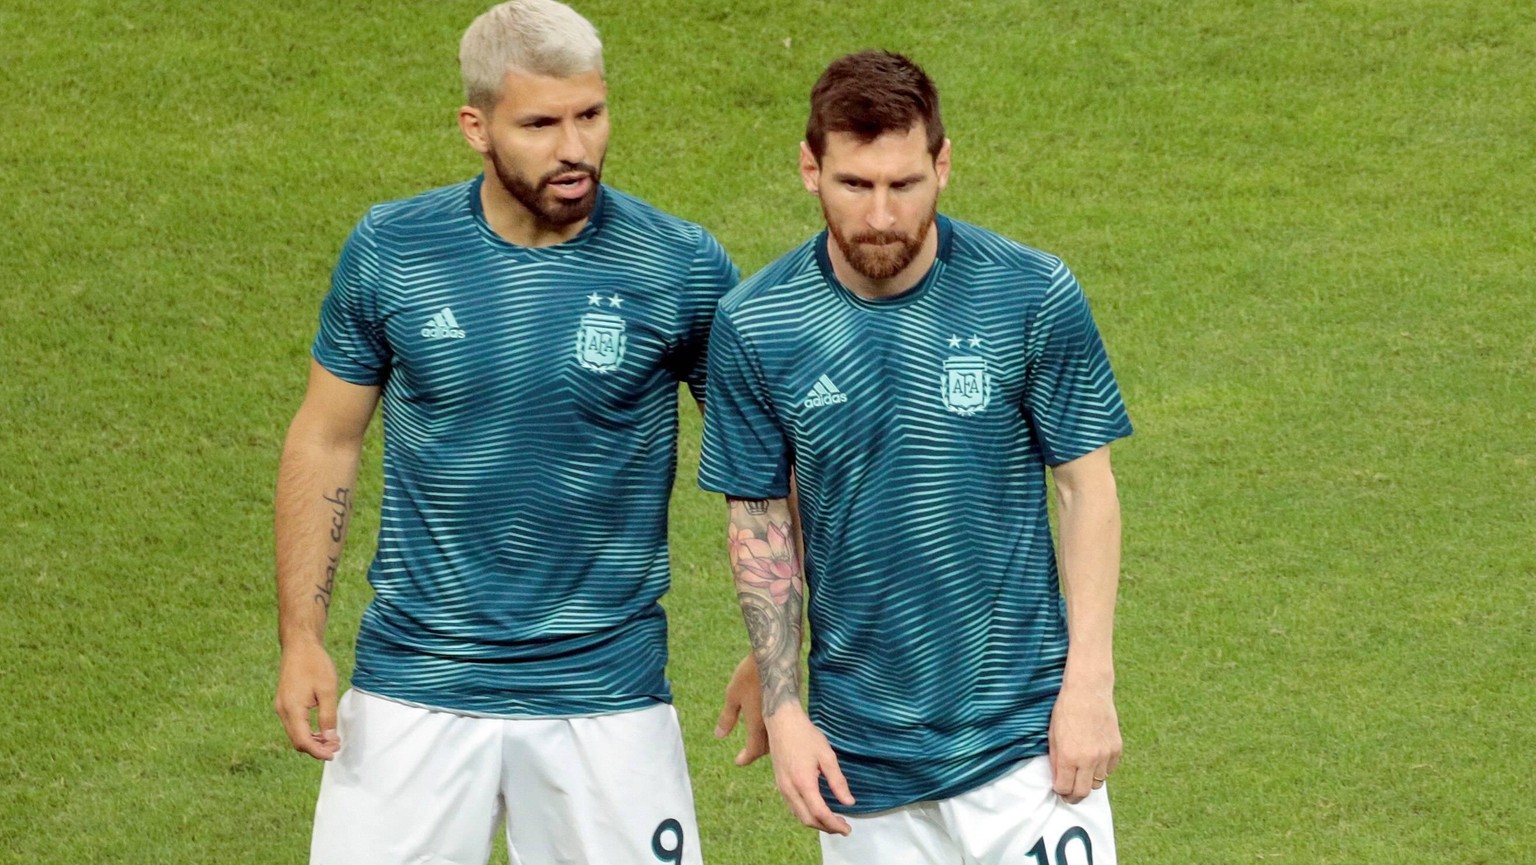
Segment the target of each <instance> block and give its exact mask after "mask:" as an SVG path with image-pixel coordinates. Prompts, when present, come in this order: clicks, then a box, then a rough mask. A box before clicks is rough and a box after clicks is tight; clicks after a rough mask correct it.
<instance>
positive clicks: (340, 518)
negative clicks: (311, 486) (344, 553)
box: [315, 487, 352, 610]
mask: <svg viewBox="0 0 1536 865" xmlns="http://www.w3.org/2000/svg"><path fill="white" fill-rule="evenodd" d="M320 498H322V499H324V500H325V501H326V503H327V504H329V505H330V506H331V530H330V537H331V554H330V555H329V556H327V557H326V559H325V576H324V578H323V579H322V580H321V581H320V582H319V583H317V584H316V585H315V603H317V604H319V605H320V606H322V607H324V608H326V609H327V610H329V609H330V608H331V594H332V593H333V592H334V591H335V589H336V569H337V568H338V567H339V566H340V565H341V542H342V540H343V539H344V538H346V536H347V521H348V520H349V519H350V518H351V516H352V489H351V487H337V488H336V492H335V493H333V494H331V495H328V496H321V497H320Z"/></svg>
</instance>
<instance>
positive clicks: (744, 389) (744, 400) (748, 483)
mask: <svg viewBox="0 0 1536 865" xmlns="http://www.w3.org/2000/svg"><path fill="white" fill-rule="evenodd" d="M699 486H700V487H702V488H704V489H706V490H710V491H712V492H717V493H724V494H726V495H728V496H731V497H732V498H739V499H782V498H786V497H788V495H789V447H788V444H787V442H786V441H785V437H784V433H783V430H782V429H781V428H780V427H779V423H778V420H777V418H776V416H775V415H774V411H773V403H772V400H771V398H770V397H769V394H768V388H767V386H766V385H765V384H764V381H763V376H762V368H761V366H760V365H759V364H758V363H757V362H756V361H755V358H754V357H753V355H752V354H751V352H750V349H749V347H748V346H747V345H746V344H745V343H744V342H743V340H742V337H741V335H740V334H739V333H737V331H736V329H735V328H734V327H732V326H731V323H730V321H729V320H728V319H727V317H726V315H725V313H724V312H720V313H717V314H716V316H715V324H714V329H713V332H712V335H711V338H710V344H709V399H707V400H705V401H704V446H703V453H702V455H701V456H700V459H699Z"/></svg>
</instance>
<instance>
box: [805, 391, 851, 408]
mask: <svg viewBox="0 0 1536 865" xmlns="http://www.w3.org/2000/svg"><path fill="white" fill-rule="evenodd" d="M847 401H848V394H845V393H827V394H821V393H813V394H811V395H810V396H808V397H806V398H805V403H804V404H805V407H806V408H820V407H821V406H824V405H834V404H836V403H840V402H847Z"/></svg>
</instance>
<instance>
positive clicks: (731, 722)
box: [715, 693, 745, 765]
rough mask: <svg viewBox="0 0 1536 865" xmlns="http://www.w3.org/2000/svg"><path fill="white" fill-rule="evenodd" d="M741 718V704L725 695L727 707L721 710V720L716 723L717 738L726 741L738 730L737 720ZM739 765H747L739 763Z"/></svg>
mask: <svg viewBox="0 0 1536 865" xmlns="http://www.w3.org/2000/svg"><path fill="white" fill-rule="evenodd" d="M740 717H741V704H740V703H737V702H734V701H733V700H731V695H730V694H729V693H727V694H726V695H725V706H724V707H722V708H721V709H720V720H718V721H716V722H715V738H716V739H724V738H725V737H726V736H729V735H730V734H731V731H732V730H734V729H736V720H737V719H738V718H740ZM737 765H745V764H743V763H738V764H737Z"/></svg>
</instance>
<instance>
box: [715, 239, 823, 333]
mask: <svg viewBox="0 0 1536 865" xmlns="http://www.w3.org/2000/svg"><path fill="white" fill-rule="evenodd" d="M821 236H822V235H820V234H818V235H816V236H815V237H812V238H811V239H809V240H807V241H806V242H804V243H802V244H800V245H799V246H797V247H795V248H794V249H792V250H790V251H789V252H786V253H784V254H783V255H781V256H779V257H778V258H777V259H775V260H774V261H773V262H772V263H771V264H769V265H768V266H767V267H764V268H763V269H762V270H759V271H758V272H757V273H754V274H753V275H751V276H749V277H747V278H746V279H744V280H742V281H741V284H740V285H737V286H736V287H735V288H733V289H731V290H730V291H729V292H726V295H725V297H722V298H721V299H720V312H721V315H723V316H726V317H730V318H743V317H747V318H750V317H751V316H752V314H753V313H754V312H755V311H758V310H762V309H766V308H772V307H777V306H779V305H781V303H782V301H783V300H785V299H786V298H787V297H789V296H791V295H794V294H798V292H799V291H800V289H801V288H802V287H803V286H804V285H805V284H806V283H807V282H808V281H812V282H813V281H815V280H817V279H819V278H820V269H819V268H818V267H817V264H816V242H817V240H818V239H819V238H820V237H821Z"/></svg>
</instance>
